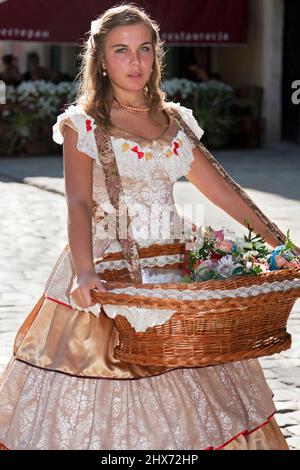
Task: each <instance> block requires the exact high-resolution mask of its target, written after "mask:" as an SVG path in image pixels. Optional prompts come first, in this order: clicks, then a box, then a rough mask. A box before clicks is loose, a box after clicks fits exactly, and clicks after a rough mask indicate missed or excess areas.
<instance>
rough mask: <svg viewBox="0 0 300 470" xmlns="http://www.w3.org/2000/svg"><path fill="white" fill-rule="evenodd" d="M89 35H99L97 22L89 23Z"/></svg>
mask: <svg viewBox="0 0 300 470" xmlns="http://www.w3.org/2000/svg"><path fill="white" fill-rule="evenodd" d="M91 33H92V34H98V33H99V25H98V20H93V21H92V22H91Z"/></svg>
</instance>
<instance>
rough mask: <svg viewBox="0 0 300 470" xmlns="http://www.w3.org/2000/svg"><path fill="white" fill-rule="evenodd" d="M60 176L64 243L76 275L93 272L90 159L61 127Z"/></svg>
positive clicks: (70, 131)
mask: <svg viewBox="0 0 300 470" xmlns="http://www.w3.org/2000/svg"><path fill="white" fill-rule="evenodd" d="M63 154H64V176H65V194H66V202H67V207H68V241H69V246H70V251H71V256H72V261H73V264H74V269H75V272H76V274H77V276H78V275H79V274H82V273H94V272H95V269H94V263H93V251H92V209H93V199H92V188H93V160H92V159H91V158H90V157H89V156H88V155H85V154H84V153H82V152H79V151H78V150H77V132H76V131H74V130H73V129H71V127H69V126H67V125H66V126H65V128H64V145H63Z"/></svg>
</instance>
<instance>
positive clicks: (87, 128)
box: [85, 119, 93, 132]
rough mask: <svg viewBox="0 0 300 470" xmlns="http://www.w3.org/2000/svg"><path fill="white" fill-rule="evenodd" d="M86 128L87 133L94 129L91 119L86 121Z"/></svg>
mask: <svg viewBox="0 0 300 470" xmlns="http://www.w3.org/2000/svg"><path fill="white" fill-rule="evenodd" d="M85 127H86V130H87V132H89V131H92V130H93V128H92V121H91V120H90V119H86V121H85Z"/></svg>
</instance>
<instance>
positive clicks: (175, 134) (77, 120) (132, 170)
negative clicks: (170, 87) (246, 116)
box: [53, 103, 203, 251]
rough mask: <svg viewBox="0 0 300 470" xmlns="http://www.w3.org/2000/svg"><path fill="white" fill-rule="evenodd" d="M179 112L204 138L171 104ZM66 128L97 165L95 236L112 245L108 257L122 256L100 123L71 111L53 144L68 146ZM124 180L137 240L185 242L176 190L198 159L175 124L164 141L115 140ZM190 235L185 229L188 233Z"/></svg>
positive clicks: (187, 114)
mask: <svg viewBox="0 0 300 470" xmlns="http://www.w3.org/2000/svg"><path fill="white" fill-rule="evenodd" d="M169 105H170V106H175V107H177V109H178V111H179V112H180V114H181V115H182V116H183V118H184V119H185V120H186V122H187V123H188V125H189V126H190V127H191V128H192V129H193V130H194V132H195V134H196V135H197V136H198V137H199V138H201V137H202V135H203V130H202V129H201V128H200V127H199V125H198V123H197V121H196V120H195V118H194V116H193V114H192V110H190V109H188V108H185V107H184V106H181V105H180V104H179V103H169ZM64 125H69V126H70V127H72V128H73V129H75V130H76V131H77V132H78V140H77V148H78V150H79V151H80V152H83V153H85V154H87V155H88V156H90V157H91V158H92V159H93V160H94V162H95V164H94V169H93V199H94V201H95V203H96V204H97V209H96V212H95V218H94V223H93V233H94V235H95V236H96V237H97V238H100V239H101V240H103V239H108V240H110V241H113V242H114V243H110V246H109V249H108V251H119V249H120V246H119V243H118V242H117V241H116V240H115V233H114V231H112V232H113V233H108V230H107V223H108V220H112V219H109V217H111V218H113V214H114V213H115V210H114V207H113V206H112V204H111V203H110V200H109V197H108V194H107V191H106V187H105V180H104V174H103V170H102V166H101V162H100V159H99V155H98V150H97V145H96V140H95V134H94V130H95V129H96V123H95V121H94V119H93V118H91V117H90V116H88V115H87V114H86V113H85V111H84V110H83V108H82V107H81V106H80V105H76V106H74V105H71V106H70V107H69V108H68V109H67V110H66V111H65V112H64V113H62V114H61V115H59V116H58V118H57V122H56V124H55V125H54V126H53V139H54V141H55V142H57V143H59V144H62V143H63V132H64ZM111 143H112V148H113V150H114V153H115V157H116V161H117V165H118V169H119V173H120V176H121V180H122V185H123V190H124V196H125V204H126V206H127V207H128V210H129V215H130V217H131V220H132V229H133V234H134V237H135V239H136V241H137V242H138V244H139V245H140V246H148V245H149V244H152V243H157V242H159V243H168V242H170V241H173V240H174V239H177V240H184V239H185V238H184V236H183V228H184V227H183V222H185V223H188V221H187V220H186V219H182V218H181V217H180V216H179V214H178V213H177V210H176V207H175V203H174V198H173V185H174V183H175V182H176V181H177V180H178V179H179V178H180V177H182V176H185V175H187V174H188V172H189V169H190V166H191V163H192V161H193V160H194V156H193V147H194V145H193V143H192V142H191V141H190V140H189V138H188V137H187V135H186V134H185V132H184V131H183V130H182V129H180V128H179V127H178V124H177V123H175V121H172V123H171V125H170V127H169V129H168V132H167V133H165V134H164V136H163V138H161V139H158V140H154V141H152V142H151V143H149V142H145V140H144V139H142V138H138V137H136V138H134V140H132V138H131V136H130V135H128V134H127V135H126V133H125V132H124V134H123V135H120V134H119V135H111ZM185 229H186V227H185Z"/></svg>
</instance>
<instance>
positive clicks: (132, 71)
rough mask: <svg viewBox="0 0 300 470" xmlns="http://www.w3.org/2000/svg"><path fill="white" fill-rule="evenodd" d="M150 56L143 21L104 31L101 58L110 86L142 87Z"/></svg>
mask: <svg viewBox="0 0 300 470" xmlns="http://www.w3.org/2000/svg"><path fill="white" fill-rule="evenodd" d="M153 60H154V52H153V46H152V41H151V32H150V30H149V28H148V27H147V26H146V25H145V24H144V23H137V24H133V25H128V26H117V27H116V28H114V29H113V30H112V31H111V32H110V33H109V34H108V36H107V38H106V41H105V47H104V60H103V62H104V65H105V68H106V70H107V74H108V76H109V78H110V81H111V84H112V87H113V88H115V87H117V88H121V89H123V90H126V91H140V90H143V88H144V86H145V84H146V83H147V81H148V80H149V77H150V75H151V69H152V66H153Z"/></svg>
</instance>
